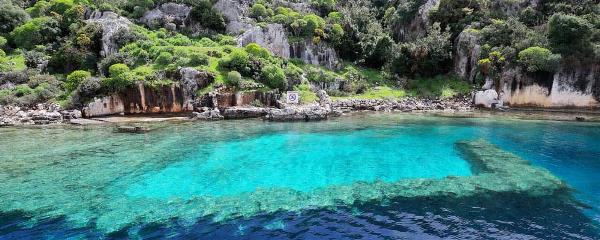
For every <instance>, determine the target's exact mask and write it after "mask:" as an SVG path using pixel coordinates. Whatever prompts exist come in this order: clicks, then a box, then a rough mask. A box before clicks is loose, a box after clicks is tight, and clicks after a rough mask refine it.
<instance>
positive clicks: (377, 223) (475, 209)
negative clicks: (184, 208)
mask: <svg viewBox="0 0 600 240" xmlns="http://www.w3.org/2000/svg"><path fill="white" fill-rule="evenodd" d="M565 194H566V193H565ZM565 194H556V195H555V196H551V197H545V198H536V197H526V196H523V194H518V193H511V194H492V195H486V196H479V197H469V198H448V197H446V198H442V197H436V198H397V199H394V200H392V201H384V202H383V203H380V202H378V203H363V204H357V205H354V206H344V207H338V208H330V209H312V210H305V211H301V212H278V213H274V214H262V215H258V216H255V217H251V218H243V219H242V218H239V219H234V220H228V221H224V222H220V223H217V222H213V221H212V219H211V218H203V219H200V220H199V221H198V222H196V223H194V224H192V225H191V226H190V225H186V224H185V223H182V222H181V221H179V220H176V219H175V220H172V221H170V222H168V223H153V224H145V225H133V226H129V227H127V228H125V229H122V230H120V231H118V232H114V233H112V234H109V235H107V236H103V235H102V234H101V233H99V232H97V231H96V230H95V229H94V228H93V227H89V228H70V227H69V224H68V223H67V222H66V221H65V219H62V218H59V219H46V220H43V221H39V222H38V223H37V224H35V225H33V226H26V227H25V226H22V224H24V223H25V222H27V220H28V217H27V216H26V215H25V214H24V213H20V212H13V213H4V214H1V215H0V226H1V227H0V239H47V238H52V237H54V238H57V239H64V238H74V237H80V238H102V237H107V238H108V239H129V238H138V237H140V238H142V239H165V238H170V239H197V238H204V239H266V238H270V239H330V238H334V239H406V238H409V239H437V238H459V239H481V238H485V239H600V228H599V226H598V224H597V223H596V222H594V221H592V220H591V219H590V218H589V217H587V216H586V215H585V214H583V213H582V212H581V210H582V209H581V206H580V205H578V204H577V203H574V202H573V201H572V200H571V196H570V195H565Z"/></svg>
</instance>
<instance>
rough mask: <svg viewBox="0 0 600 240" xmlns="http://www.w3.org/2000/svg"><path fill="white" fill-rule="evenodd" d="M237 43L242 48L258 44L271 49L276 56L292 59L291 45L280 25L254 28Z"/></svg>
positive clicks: (241, 36)
mask: <svg viewBox="0 0 600 240" xmlns="http://www.w3.org/2000/svg"><path fill="white" fill-rule="evenodd" d="M237 43H238V45H239V46H240V47H244V46H246V45H248V44H250V43H257V44H258V45H260V46H261V47H264V48H267V49H269V51H271V52H272V53H273V54H274V55H275V56H279V57H282V58H286V59H287V58H290V43H289V42H288V38H287V35H286V31H285V29H284V28H283V25H281V24H279V23H275V24H273V23H270V24H267V26H266V27H265V28H262V27H260V26H255V27H252V28H250V29H248V30H247V31H245V32H244V33H243V34H242V35H240V36H239V37H238V38H237Z"/></svg>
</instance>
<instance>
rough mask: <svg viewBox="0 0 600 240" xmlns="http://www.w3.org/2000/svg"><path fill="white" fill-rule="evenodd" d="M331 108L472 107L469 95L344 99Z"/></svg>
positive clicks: (423, 109) (439, 108) (381, 109)
mask: <svg viewBox="0 0 600 240" xmlns="http://www.w3.org/2000/svg"><path fill="white" fill-rule="evenodd" d="M331 106H332V108H334V109H339V110H341V111H343V112H351V111H384V112H390V111H402V112H412V111H469V110H471V109H472V107H471V106H472V99H471V98H470V97H457V98H451V99H419V98H414V97H406V98H402V99H398V100H384V99H344V100H337V101H333V102H332V103H331Z"/></svg>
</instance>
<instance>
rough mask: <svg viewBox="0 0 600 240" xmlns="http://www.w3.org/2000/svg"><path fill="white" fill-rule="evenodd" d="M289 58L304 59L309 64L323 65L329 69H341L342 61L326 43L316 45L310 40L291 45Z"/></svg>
mask: <svg viewBox="0 0 600 240" xmlns="http://www.w3.org/2000/svg"><path fill="white" fill-rule="evenodd" d="M289 56H290V57H291V58H299V59H302V61H303V62H304V63H307V64H313V65H321V66H324V67H326V68H329V69H338V68H339V67H340V60H339V59H338V56H337V53H336V52H335V50H334V49H333V48H331V47H329V46H328V45H326V44H325V43H319V44H315V43H313V42H312V40H310V39H307V40H305V41H302V42H296V43H291V44H290V55H289Z"/></svg>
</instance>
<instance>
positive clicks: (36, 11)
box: [26, 0, 50, 17]
mask: <svg viewBox="0 0 600 240" xmlns="http://www.w3.org/2000/svg"><path fill="white" fill-rule="evenodd" d="M49 7H50V3H49V2H48V1H45V0H41V1H37V2H36V3H35V4H34V5H33V6H32V7H30V8H28V9H26V10H27V12H28V13H29V15H30V16H32V17H43V16H44V15H46V12H47V11H48V8H49Z"/></svg>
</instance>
